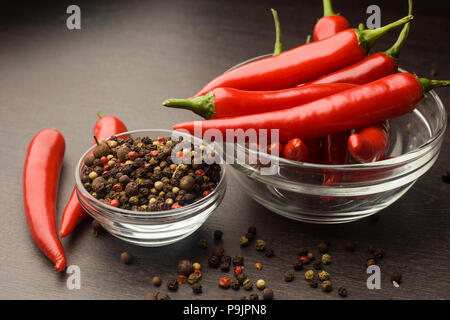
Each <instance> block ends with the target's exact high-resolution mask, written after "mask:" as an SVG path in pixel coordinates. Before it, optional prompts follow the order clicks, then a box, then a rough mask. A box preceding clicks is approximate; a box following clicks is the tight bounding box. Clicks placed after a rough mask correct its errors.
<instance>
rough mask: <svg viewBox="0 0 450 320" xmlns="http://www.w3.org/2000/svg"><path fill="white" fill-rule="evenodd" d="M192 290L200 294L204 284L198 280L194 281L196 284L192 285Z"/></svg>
mask: <svg viewBox="0 0 450 320" xmlns="http://www.w3.org/2000/svg"><path fill="white" fill-rule="evenodd" d="M192 291H193V292H194V293H195V294H200V293H202V285H201V284H200V283H198V282H196V283H194V284H193V285H192Z"/></svg>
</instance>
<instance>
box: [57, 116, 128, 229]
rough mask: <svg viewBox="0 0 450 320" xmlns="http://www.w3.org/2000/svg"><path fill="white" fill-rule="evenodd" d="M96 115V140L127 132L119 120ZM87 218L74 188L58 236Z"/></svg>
mask: <svg viewBox="0 0 450 320" xmlns="http://www.w3.org/2000/svg"><path fill="white" fill-rule="evenodd" d="M97 115H98V116H99V118H100V119H98V120H97V122H96V123H95V125H94V130H93V131H94V136H95V137H97V139H98V140H103V139H106V138H109V137H110V136H113V135H116V134H119V133H123V132H127V131H128V129H127V127H126V126H125V124H124V123H123V122H122V121H121V120H120V119H119V118H117V117H114V116H104V115H103V114H102V113H101V112H98V113H97ZM124 137H125V136H124ZM94 144H95V142H94ZM87 216H88V214H87V213H86V212H85V211H84V209H83V207H82V206H81V204H80V203H79V202H78V197H77V195H76V188H74V189H73V191H72V195H71V196H70V199H69V202H68V203H67V205H66V208H65V209H64V213H63V217H62V221H61V226H60V228H59V235H60V236H61V238H64V237H66V236H68V235H69V234H70V233H71V232H72V230H73V229H74V228H75V227H76V226H77V225H78V224H79V223H80V222H81V221H83V220H84V219H85V218H86V217H87Z"/></svg>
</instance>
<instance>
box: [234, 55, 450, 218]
mask: <svg viewBox="0 0 450 320" xmlns="http://www.w3.org/2000/svg"><path fill="white" fill-rule="evenodd" d="M263 57H265V56H262V57H258V58H254V59H251V60H249V61H245V62H243V63H241V64H239V65H238V66H240V65H242V64H245V63H248V62H251V61H253V60H256V59H260V58H263ZM236 67H237V66H236ZM400 71H402V72H405V71H404V70H400ZM390 125H391V132H390V147H389V151H388V153H387V155H386V156H385V159H384V160H381V161H377V162H370V163H356V162H354V163H349V164H345V165H323V164H313V163H304V162H297V161H292V160H287V159H283V158H280V157H276V156H272V155H269V154H267V153H262V152H258V151H257V150H255V149H254V148H249V147H248V145H245V144H234V146H233V147H234V148H235V154H245V159H249V158H251V156H253V157H259V158H258V159H259V161H258V162H257V163H256V164H250V163H248V162H245V163H240V162H239V161H237V158H235V159H234V160H235V161H234V164H232V165H231V166H232V167H233V169H234V170H232V173H233V175H234V176H236V177H237V179H238V181H239V182H240V184H241V186H242V187H243V188H244V189H245V191H246V192H247V193H248V194H249V195H250V197H252V198H253V199H254V200H256V201H257V202H258V203H260V204H261V205H263V206H264V207H266V208H267V209H269V210H271V211H273V212H275V213H278V214H280V215H282V216H285V217H287V218H290V219H293V220H299V221H303V222H308V223H321V224H332V223H346V222H352V221H356V220H359V219H361V218H364V217H368V216H370V215H373V214H375V213H377V212H379V211H380V210H383V209H385V208H386V207H388V206H389V205H391V204H392V203H394V202H395V201H397V200H398V199H399V198H400V197H401V196H403V195H404V194H405V193H406V192H407V191H408V190H409V189H410V188H411V187H412V186H413V185H414V183H415V182H416V181H417V179H418V178H419V177H420V176H422V175H423V174H425V173H426V172H427V171H428V170H429V169H430V168H431V167H432V166H433V164H434V163H435V162H436V160H437V158H438V156H439V152H440V150H441V146H442V142H443V139H444V133H445V130H446V127H447V113H446V110H445V107H444V105H443V103H442V101H441V99H440V98H439V96H438V95H437V94H436V93H435V92H434V91H430V92H429V93H428V94H427V97H426V98H425V99H424V100H423V101H422V102H421V103H420V105H419V106H418V107H417V108H416V109H415V110H414V111H413V112H411V113H409V114H407V115H404V116H401V117H398V118H394V119H391V120H390ZM227 147H228V146H227ZM261 163H265V164H267V163H272V164H278V165H277V169H276V170H275V171H274V173H273V174H262V172H261V170H262V169H267V165H262V164H261ZM330 174H336V175H338V176H339V179H338V180H339V181H337V182H335V183H334V184H332V185H324V184H323V182H324V181H325V179H326V177H327V176H329V175H330Z"/></svg>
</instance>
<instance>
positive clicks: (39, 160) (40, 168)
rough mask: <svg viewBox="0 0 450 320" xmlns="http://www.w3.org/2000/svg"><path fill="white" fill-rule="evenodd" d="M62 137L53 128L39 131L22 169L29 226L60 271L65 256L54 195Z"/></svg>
mask: <svg viewBox="0 0 450 320" xmlns="http://www.w3.org/2000/svg"><path fill="white" fill-rule="evenodd" d="M65 146H66V144H65V141H64V137H63V136H62V134H61V133H60V132H59V131H57V130H54V129H45V130H42V131H40V132H39V133H38V134H36V135H35V136H34V138H33V139H32V140H31V142H30V144H29V146H28V150H27V155H26V158H25V165H24V169H23V201H24V206H25V213H26V217H27V222H28V227H29V228H30V231H31V235H32V236H33V239H34V241H35V242H36V244H37V245H38V247H39V248H40V249H41V250H42V252H44V254H45V255H46V256H47V257H48V258H49V259H50V260H51V261H52V262H53V263H54V264H55V270H56V271H58V272H60V271H63V270H64V269H65V268H66V256H65V254H64V249H63V247H62V245H61V242H60V241H59V239H58V234H57V230H56V208H55V206H56V195H57V192H58V182H59V174H60V171H61V166H62V161H63V158H64V151H65Z"/></svg>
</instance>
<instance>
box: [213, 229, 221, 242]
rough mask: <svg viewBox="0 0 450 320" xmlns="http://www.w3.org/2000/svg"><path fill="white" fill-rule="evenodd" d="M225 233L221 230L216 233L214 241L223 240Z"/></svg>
mask: <svg viewBox="0 0 450 320" xmlns="http://www.w3.org/2000/svg"><path fill="white" fill-rule="evenodd" d="M222 237H223V232H222V231H221V230H216V231H214V240H216V241H219V240H222Z"/></svg>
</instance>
